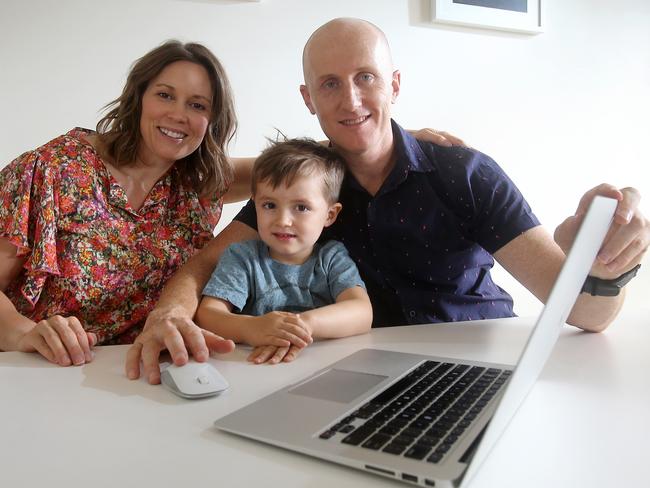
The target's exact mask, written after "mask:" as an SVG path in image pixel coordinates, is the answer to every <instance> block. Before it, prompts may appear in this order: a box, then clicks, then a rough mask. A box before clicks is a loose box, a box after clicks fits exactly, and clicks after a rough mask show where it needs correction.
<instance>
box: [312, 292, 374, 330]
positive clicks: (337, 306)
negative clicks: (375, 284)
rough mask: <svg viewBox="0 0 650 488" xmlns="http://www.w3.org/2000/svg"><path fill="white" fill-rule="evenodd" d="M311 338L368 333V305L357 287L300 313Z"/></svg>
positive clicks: (370, 312) (364, 296)
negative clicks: (330, 301)
mask: <svg viewBox="0 0 650 488" xmlns="http://www.w3.org/2000/svg"><path fill="white" fill-rule="evenodd" d="M300 318H301V319H302V320H304V321H305V323H306V324H307V327H308V328H309V330H310V331H311V335H312V337H314V338H315V339H334V338H338V337H346V336H351V335H357V334H363V333H364V332H368V331H369V330H370V327H371V326H372V306H371V305H370V298H368V293H367V292H366V290H364V289H363V288H362V287H361V286H354V287H352V288H348V289H346V290H344V291H342V292H341V293H339V295H338V296H337V297H336V302H335V303H333V304H331V305H326V306H324V307H320V308H315V309H313V310H309V311H308V312H303V313H301V314H300Z"/></svg>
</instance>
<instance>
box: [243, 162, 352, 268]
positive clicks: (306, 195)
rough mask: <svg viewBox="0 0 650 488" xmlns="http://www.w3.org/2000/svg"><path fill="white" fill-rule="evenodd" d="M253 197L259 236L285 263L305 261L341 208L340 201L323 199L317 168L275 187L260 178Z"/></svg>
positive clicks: (271, 251) (321, 184)
mask: <svg viewBox="0 0 650 488" xmlns="http://www.w3.org/2000/svg"><path fill="white" fill-rule="evenodd" d="M254 200H255V210H256V212H257V231H258V232H259V235H260V238H261V239H262V240H263V241H264V242H265V243H266V245H267V246H269V253H270V255H271V257H272V258H273V259H275V260H276V261H280V262H281V263H285V264H302V263H304V262H305V261H307V259H308V258H309V256H310V255H311V252H312V250H313V248H314V244H315V243H316V241H317V240H318V238H319V237H320V235H321V232H322V231H323V227H327V226H329V225H331V224H332V223H334V221H335V220H336V216H337V215H338V213H339V211H340V210H341V204H340V203H335V204H330V203H329V202H328V201H327V200H326V199H325V196H324V195H323V181H322V175H321V173H319V172H317V171H316V172H314V173H312V174H310V175H307V176H297V177H296V179H295V180H294V181H293V183H292V184H291V185H290V186H286V185H284V184H283V185H280V186H278V187H277V188H275V189H274V188H273V187H272V186H271V185H270V184H269V183H268V182H267V181H260V182H258V183H257V189H256V192H255V196H254Z"/></svg>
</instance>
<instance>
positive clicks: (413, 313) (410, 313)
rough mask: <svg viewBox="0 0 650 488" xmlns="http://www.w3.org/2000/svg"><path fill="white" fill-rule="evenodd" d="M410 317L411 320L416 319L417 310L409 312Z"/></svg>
mask: <svg viewBox="0 0 650 488" xmlns="http://www.w3.org/2000/svg"><path fill="white" fill-rule="evenodd" d="M409 315H410V316H411V318H413V317H415V310H411V311H410V312H409Z"/></svg>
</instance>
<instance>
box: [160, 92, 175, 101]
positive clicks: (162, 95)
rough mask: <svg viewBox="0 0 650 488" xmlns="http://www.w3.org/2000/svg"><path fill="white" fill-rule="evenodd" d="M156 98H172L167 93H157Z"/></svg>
mask: <svg viewBox="0 0 650 488" xmlns="http://www.w3.org/2000/svg"><path fill="white" fill-rule="evenodd" d="M158 96H159V97H160V98H163V99H165V100H169V99H171V98H172V96H171V95H170V94H169V93H167V92H160V93H158Z"/></svg>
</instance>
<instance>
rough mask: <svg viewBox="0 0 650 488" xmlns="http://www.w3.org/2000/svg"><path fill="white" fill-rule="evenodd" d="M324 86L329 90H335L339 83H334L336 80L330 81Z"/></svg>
mask: <svg viewBox="0 0 650 488" xmlns="http://www.w3.org/2000/svg"><path fill="white" fill-rule="evenodd" d="M323 86H324V87H325V88H327V89H328V90H333V89H334V88H336V87H337V86H338V83H337V82H336V81H334V80H330V81H326V82H325V83H323Z"/></svg>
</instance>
